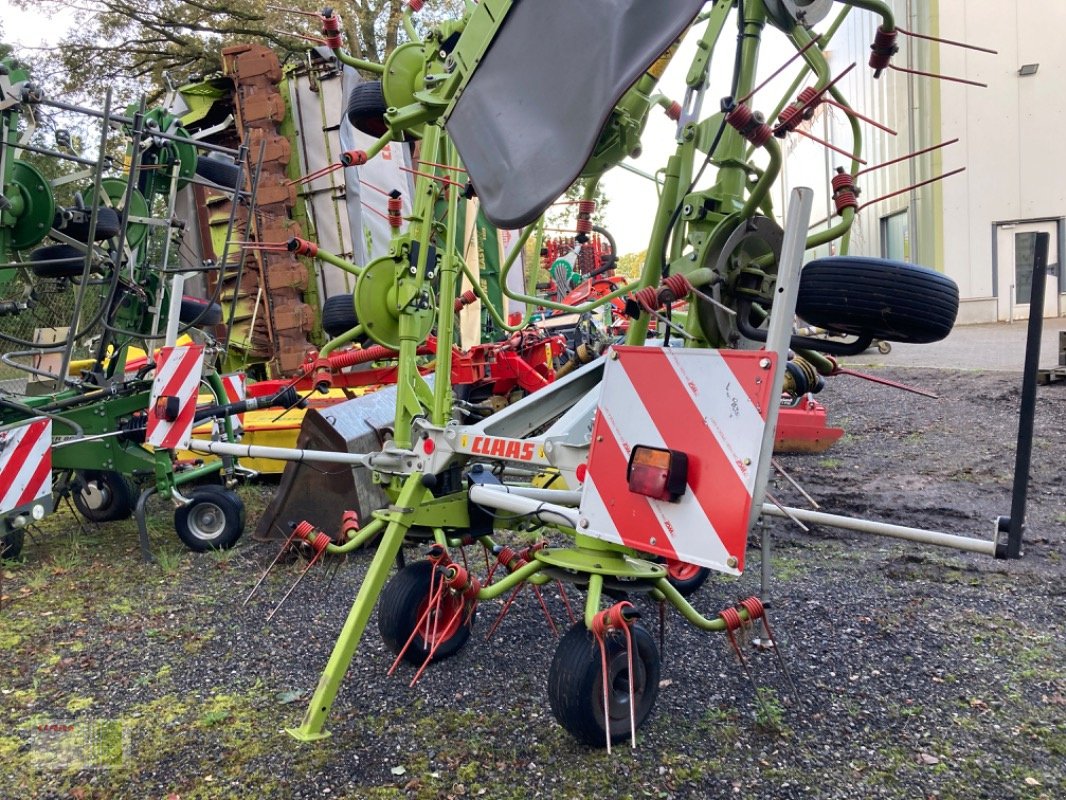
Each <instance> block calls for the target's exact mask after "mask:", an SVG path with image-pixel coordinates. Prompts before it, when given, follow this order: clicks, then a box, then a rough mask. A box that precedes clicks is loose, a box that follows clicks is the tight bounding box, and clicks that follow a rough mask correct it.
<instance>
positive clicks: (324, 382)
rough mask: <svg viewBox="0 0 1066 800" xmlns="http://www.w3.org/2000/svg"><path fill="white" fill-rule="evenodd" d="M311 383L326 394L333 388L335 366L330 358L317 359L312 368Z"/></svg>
mask: <svg viewBox="0 0 1066 800" xmlns="http://www.w3.org/2000/svg"><path fill="white" fill-rule="evenodd" d="M311 383H313V384H314V386H315V388H316V389H317V390H318V391H320V392H322V393H323V394H325V393H326V392H328V391H329V390H330V388H331V387H332V386H333V365H332V364H331V363H330V362H329V359H328V358H316V359H315V362H314V364H313V365H312V366H311Z"/></svg>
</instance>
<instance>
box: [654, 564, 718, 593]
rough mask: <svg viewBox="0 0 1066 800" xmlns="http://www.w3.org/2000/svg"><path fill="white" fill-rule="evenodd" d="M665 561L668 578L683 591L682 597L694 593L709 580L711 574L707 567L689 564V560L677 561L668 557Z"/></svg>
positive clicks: (679, 590) (675, 586)
mask: <svg viewBox="0 0 1066 800" xmlns="http://www.w3.org/2000/svg"><path fill="white" fill-rule="evenodd" d="M663 563H664V564H665V565H666V579H667V580H668V581H670V585H671V586H673V587H674V588H675V589H677V591H678V592H680V593H681V596H682V597H688V596H689V595H691V594H694V593H695V592H696V590H697V589H699V588H700V587H701V586H703V584H705V583H706V582H707V578H708V577H710V574H711V571H710V570H709V569H708V568H707V567H700V566H697V565H696V564H689V563H688V562H687V561H675V560H674V559H670V558H667V559H664V560H663Z"/></svg>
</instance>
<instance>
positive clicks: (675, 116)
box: [666, 100, 681, 122]
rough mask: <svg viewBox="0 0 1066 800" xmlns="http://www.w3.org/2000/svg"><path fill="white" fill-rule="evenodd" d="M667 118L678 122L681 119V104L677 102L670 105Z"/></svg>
mask: <svg viewBox="0 0 1066 800" xmlns="http://www.w3.org/2000/svg"><path fill="white" fill-rule="evenodd" d="M666 116H668V117H669V118H670V119H672V120H673V121H674V122H677V121H678V120H679V119H681V104H680V103H679V102H677V101H676V100H675V101H674V102H672V103H671V104H670V107H669V108H667V109H666Z"/></svg>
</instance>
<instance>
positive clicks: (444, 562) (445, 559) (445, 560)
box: [426, 544, 452, 567]
mask: <svg viewBox="0 0 1066 800" xmlns="http://www.w3.org/2000/svg"><path fill="white" fill-rule="evenodd" d="M426 558H427V559H428V560H429V562H430V563H431V564H432V565H433V566H435V567H447V566H449V565H450V564H451V563H452V557H451V556H450V555H448V550H447V549H446V548H445V547H444V546H443V545H439V544H435V545H432V546H431V547H430V548H429V550H427V551H426Z"/></svg>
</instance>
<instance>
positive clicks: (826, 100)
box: [822, 97, 899, 136]
mask: <svg viewBox="0 0 1066 800" xmlns="http://www.w3.org/2000/svg"><path fill="white" fill-rule="evenodd" d="M822 102H823V103H825V104H826V105H827V106H833V108H839V109H840V110H841V111H843V112H844V113H845V114H847V115H848V116H849V117H855V119H861V120H862V121H863V122H865V123H867V124H868V125H873V126H874V127H875V128H878V129H879V130H882V131H884V132H885V133H887V134H889V135H891V136H898V135H899V132H898V131H894V130H892V129H891V128H890V127H888V126H887V125H882V124H881V123H880V122H878V121H877V120H875V119H872V118H871V117H868V116H866V115H865V114H860V113H859V112H858V111H856V110H855V109H854V108H852V107H851V106H846V105H843V104H841V103H838V102H837V101H836V100H833V99H832V98H830V97H826V98H823V99H822Z"/></svg>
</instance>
